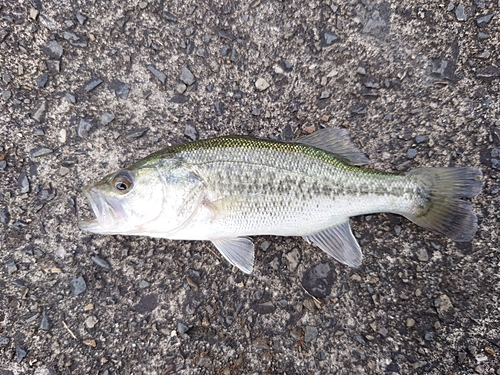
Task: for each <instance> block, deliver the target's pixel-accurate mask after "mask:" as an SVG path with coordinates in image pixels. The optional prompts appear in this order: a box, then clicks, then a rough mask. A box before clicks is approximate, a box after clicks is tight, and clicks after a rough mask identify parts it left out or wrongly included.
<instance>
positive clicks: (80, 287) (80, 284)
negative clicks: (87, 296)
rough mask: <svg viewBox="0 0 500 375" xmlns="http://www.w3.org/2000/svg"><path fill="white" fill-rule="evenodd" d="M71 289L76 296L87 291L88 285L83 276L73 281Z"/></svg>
mask: <svg viewBox="0 0 500 375" xmlns="http://www.w3.org/2000/svg"><path fill="white" fill-rule="evenodd" d="M71 288H72V291H73V295H74V296H78V295H80V294H82V293H83V292H85V290H87V283H86V282H85V279H84V278H83V276H80V277H77V278H75V279H71Z"/></svg>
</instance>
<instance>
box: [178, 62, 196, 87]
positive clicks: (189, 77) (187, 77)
mask: <svg viewBox="0 0 500 375" xmlns="http://www.w3.org/2000/svg"><path fill="white" fill-rule="evenodd" d="M179 78H180V80H181V81H182V82H184V83H185V84H186V85H188V86H191V85H192V84H193V83H194V82H195V81H196V78H195V77H194V74H193V73H191V71H190V70H189V69H188V68H187V67H185V66H183V67H182V69H181V75H180V77H179Z"/></svg>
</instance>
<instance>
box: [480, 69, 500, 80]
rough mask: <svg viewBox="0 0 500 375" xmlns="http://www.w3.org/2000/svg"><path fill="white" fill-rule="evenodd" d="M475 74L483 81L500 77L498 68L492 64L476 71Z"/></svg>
mask: <svg viewBox="0 0 500 375" xmlns="http://www.w3.org/2000/svg"><path fill="white" fill-rule="evenodd" d="M476 76H477V77H478V78H480V79H483V80H485V81H491V80H494V79H497V78H500V68H498V67H497V66H494V65H488V66H486V67H484V68H481V69H479V70H478V71H477V73H476Z"/></svg>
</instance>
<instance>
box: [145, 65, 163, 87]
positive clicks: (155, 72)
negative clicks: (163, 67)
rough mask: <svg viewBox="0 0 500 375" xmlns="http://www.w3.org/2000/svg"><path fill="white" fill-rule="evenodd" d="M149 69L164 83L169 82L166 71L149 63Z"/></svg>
mask: <svg viewBox="0 0 500 375" xmlns="http://www.w3.org/2000/svg"><path fill="white" fill-rule="evenodd" d="M148 70H149V71H150V72H151V73H153V75H154V76H155V77H156V78H157V79H158V80H159V81H160V82H161V83H162V84H165V82H167V76H166V74H165V73H163V72H161V71H159V70H158V69H156V68H155V67H154V66H152V65H148Z"/></svg>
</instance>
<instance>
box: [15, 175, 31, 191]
mask: <svg viewBox="0 0 500 375" xmlns="http://www.w3.org/2000/svg"><path fill="white" fill-rule="evenodd" d="M17 185H18V186H19V192H20V193H21V194H24V193H28V192H29V191H30V183H29V180H28V176H26V173H25V172H23V173H21V174H20V175H19V179H18V181H17Z"/></svg>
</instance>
